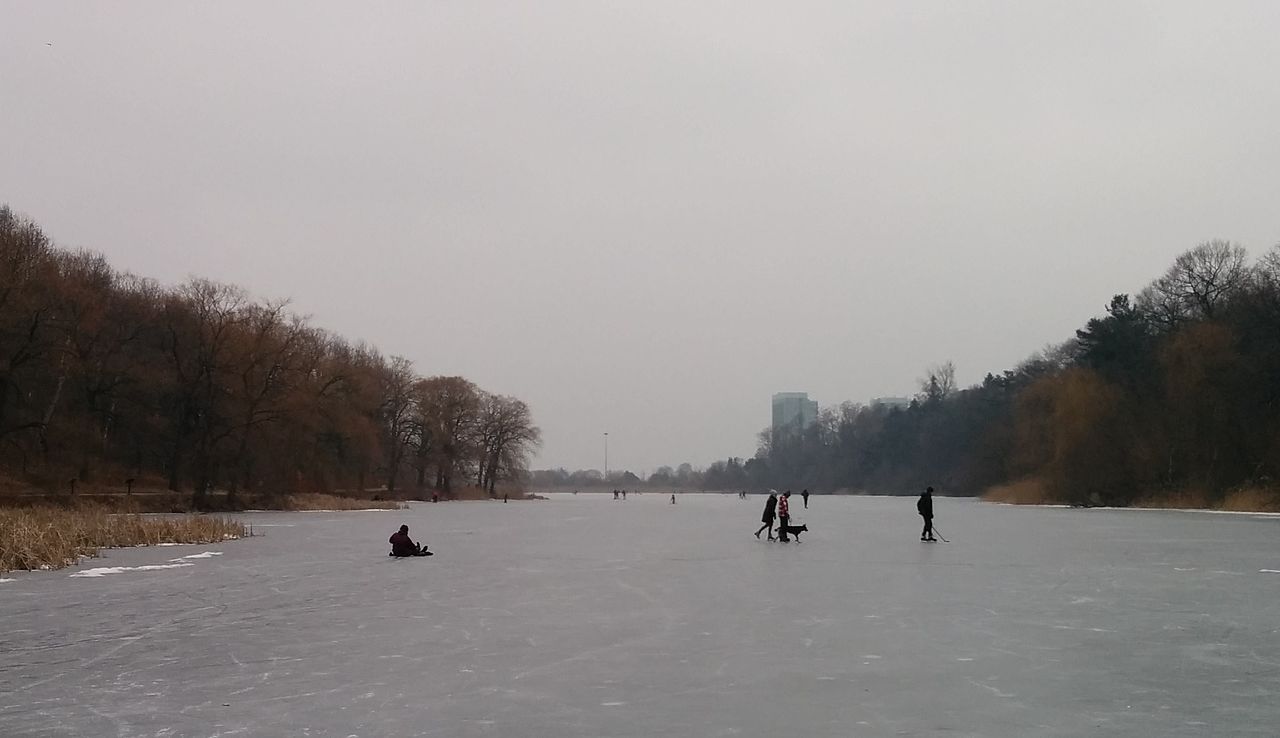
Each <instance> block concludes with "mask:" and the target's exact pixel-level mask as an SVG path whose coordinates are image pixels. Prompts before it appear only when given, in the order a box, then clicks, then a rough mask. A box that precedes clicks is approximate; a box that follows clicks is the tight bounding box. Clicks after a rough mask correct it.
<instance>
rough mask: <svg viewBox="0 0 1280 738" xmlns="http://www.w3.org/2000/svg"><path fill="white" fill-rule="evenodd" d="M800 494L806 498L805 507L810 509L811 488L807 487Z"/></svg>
mask: <svg viewBox="0 0 1280 738" xmlns="http://www.w3.org/2000/svg"><path fill="white" fill-rule="evenodd" d="M800 496H801V497H803V498H804V509H806V510H808V509H809V490H807V489H806V490H805V491H803V492H801V493H800Z"/></svg>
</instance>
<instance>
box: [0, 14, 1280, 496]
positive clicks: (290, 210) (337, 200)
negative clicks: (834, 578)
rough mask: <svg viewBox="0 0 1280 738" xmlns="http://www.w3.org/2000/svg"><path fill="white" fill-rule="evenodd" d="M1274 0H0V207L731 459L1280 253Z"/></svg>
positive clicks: (659, 441) (578, 423)
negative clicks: (1155, 294)
mask: <svg viewBox="0 0 1280 738" xmlns="http://www.w3.org/2000/svg"><path fill="white" fill-rule="evenodd" d="M1277 39H1280V3H1276V2H1273V1H1270V0H1268V1H1265V2H1257V3H1231V2H1205V3H1185V2H1164V1H1161V2H1143V3H1132V2H1105V3H1102V2H1081V3H1052V4H1051V3H1039V2H1010V3H980V2H936V3H907V2H872V3H856V2H848V1H847V0H846V1H841V2H832V3H824V4H796V3H776V4H773V5H758V4H754V5H751V6H748V5H747V4H745V3H740V2H723V3H691V2H672V3H656V2H648V1H646V2H635V3H630V4H621V3H603V2H585V3H564V2H545V3H474V2H455V3H427V2H397V3H368V2H347V3H332V2H317V1H316V0H307V2H296V3H271V2H251V3H233V2H207V3H199V4H196V3H188V2H181V3H175V2H169V1H168V0H165V1H163V2H148V3H142V2H112V3H106V2H99V3H86V2H48V1H40V2H34V1H33V2H16V1H14V0H5V1H4V2H0V147H3V148H2V154H0V202H7V203H9V204H10V205H11V206H12V207H13V208H14V209H15V210H17V211H19V212H21V213H23V214H25V215H27V216H29V217H31V218H33V219H35V220H36V221H37V222H39V223H40V224H41V225H42V226H43V227H44V228H45V230H46V231H47V232H48V233H49V234H50V235H51V236H52V237H53V238H54V239H55V240H56V241H57V242H58V243H59V244H60V245H63V246H66V247H84V248H89V249H92V250H96V251H100V252H102V253H104V254H106V255H107V257H108V258H109V259H110V260H111V262H112V263H113V264H114V265H116V266H117V267H118V268H120V269H124V270H128V271H132V272H135V273H138V274H142V275H146V276H151V277H155V278H157V279H159V280H161V281H162V282H165V283H170V284H173V283H178V282H181V281H183V280H184V279H186V278H187V277H189V276H192V275H198V276H204V277H209V278H212V279H216V280H220V281H225V282H231V283H235V284H239V285H242V286H244V287H246V288H248V289H249V290H250V291H251V292H252V293H254V294H255V295H257V296H259V297H264V298H279V297H288V298H292V300H293V305H294V307H295V309H296V310H297V311H298V312H300V313H303V314H309V315H311V316H312V317H313V322H314V323H315V324H317V325H320V326H323V327H326V328H329V329H332V330H335V331H337V332H339V333H341V334H343V335H345V336H347V337H349V338H353V339H365V340H368V341H369V342H371V343H373V344H375V345H377V346H378V347H379V348H380V349H381V350H382V351H383V352H384V353H386V354H400V355H403V356H406V357H409V358H410V359H412V360H413V361H414V362H415V363H416V365H417V367H418V370H419V372H420V373H422V374H424V375H433V374H461V375H463V376H466V377H468V378H469V379H471V380H473V381H475V382H477V383H478V384H479V385H480V386H482V387H484V388H485V389H487V390H490V391H493V392H500V393H504V394H511V395H515V396H518V397H520V398H522V399H524V400H525V401H526V402H528V403H529V404H530V405H531V407H532V408H533V412H534V415H535V418H536V420H537V422H538V423H539V425H540V426H541V427H542V429H543V434H544V440H545V444H544V447H543V449H542V451H541V453H540V455H539V457H538V458H537V459H536V460H535V467H545V466H566V467H569V468H570V469H573V468H592V467H594V468H601V467H602V466H603V463H604V460H603V436H602V434H603V433H604V432H606V431H607V432H608V433H609V466H610V468H612V469H622V468H629V469H632V470H635V471H637V472H640V471H652V470H653V469H655V468H656V467H657V466H659V465H661V464H671V465H673V466H674V465H676V464H679V463H680V462H683V461H689V462H692V463H693V464H694V465H695V466H703V465H706V464H708V463H710V462H711V461H713V460H715V459H717V458H723V457H726V456H729V455H737V456H749V455H751V454H752V453H753V452H754V450H755V440H754V437H755V433H756V432H757V431H758V430H760V429H761V428H763V427H764V426H765V425H767V424H768V422H769V417H770V396H771V395H772V393H774V392H780V391H807V392H809V394H810V397H812V398H813V399H815V400H817V401H818V402H819V403H820V404H822V405H824V406H826V405H832V404H836V403H839V402H841V401H843V400H846V399H851V400H855V401H866V400H868V399H869V398H872V397H875V396H882V395H908V394H911V393H913V392H914V391H915V389H916V380H917V379H918V378H919V377H920V376H922V375H923V373H924V371H925V368H926V367H927V366H928V365H930V364H935V363H939V362H942V361H946V360H951V361H954V362H955V365H956V367H957V376H958V379H959V380H960V382H961V383H962V384H971V383H974V382H977V381H980V380H981V378H982V376H983V375H984V374H985V373H986V372H988V371H992V372H999V371H1001V370H1004V369H1006V368H1010V367H1012V366H1013V365H1015V364H1016V363H1017V362H1019V361H1020V360H1021V359H1023V358H1025V357H1026V356H1028V355H1029V354H1031V353H1032V352H1034V351H1036V350H1038V349H1040V348H1042V347H1043V346H1045V345H1046V344H1049V343H1057V342H1060V341H1062V340H1064V339H1066V338H1068V337H1070V336H1071V335H1072V333H1073V331H1074V330H1075V329H1076V328H1078V327H1080V326H1081V325H1083V323H1084V322H1085V321H1086V320H1087V319H1088V318H1090V317H1092V316H1095V315H1098V314H1100V313H1102V312H1103V307H1104V306H1105V304H1106V303H1107V301H1108V300H1109V299H1110V297H1111V296H1112V295H1113V294H1115V293H1119V292H1134V291H1136V290H1138V289H1140V288H1141V287H1143V286H1144V285H1145V284H1146V283H1147V282H1148V281H1150V280H1151V279H1153V278H1154V277H1156V276H1157V275H1158V274H1159V273H1161V272H1162V271H1163V270H1164V269H1165V268H1167V267H1168V265H1169V264H1170V263H1171V262H1172V260H1173V258H1174V257H1175V256H1176V255H1177V254H1178V253H1180V252H1181V251H1183V250H1185V249H1187V248H1190V247H1192V246H1194V245H1195V244H1197V243H1198V242H1200V241H1203V240H1206V239H1209V238H1227V239H1231V240H1234V241H1238V242H1240V243H1242V244H1244V245H1245V246H1246V247H1248V248H1249V249H1250V251H1251V253H1253V254H1255V255H1257V254H1260V253H1262V252H1263V251H1264V250H1265V249H1267V248H1268V247H1270V246H1271V245H1272V244H1274V243H1276V242H1277V241H1280V222H1278V220H1280V135H1278V133H1277V132H1278V131H1280V43H1278V42H1277Z"/></svg>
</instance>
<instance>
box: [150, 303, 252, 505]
mask: <svg viewBox="0 0 1280 738" xmlns="http://www.w3.org/2000/svg"><path fill="white" fill-rule="evenodd" d="M247 304H248V297H247V296H246V295H245V293H244V291H243V290H241V289H240V288H238V287H232V286H230V285H224V284H218V283H216V282H210V281H208V280H204V279H194V280H192V281H191V282H189V283H188V284H186V285H184V286H183V287H181V288H179V289H178V290H177V291H176V292H174V293H171V294H169V295H167V296H166V300H165V304H164V307H163V309H162V310H161V316H160V321H161V325H162V326H163V331H164V339H163V343H164V348H165V351H166V353H167V354H168V357H169V369H170V371H171V377H170V379H171V382H172V384H171V387H172V393H171V397H170V401H169V403H167V404H168V405H169V407H170V412H171V413H172V434H173V438H172V443H171V447H170V463H169V488H170V489H173V490H177V489H179V487H180V485H181V483H182V480H183V477H184V471H185V470H186V464H187V463H188V461H189V460H194V464H195V469H194V472H195V496H194V499H193V504H194V505H195V506H196V507H197V508H201V507H204V506H205V494H206V492H207V491H208V489H209V486H210V484H211V482H212V473H213V468H212V461H213V451H214V448H213V446H214V443H215V439H217V438H220V437H222V436H221V434H220V432H219V431H220V430H222V429H223V428H224V427H225V423H226V422H227V418H226V412H227V407H226V402H225V400H226V396H227V393H226V386H227V380H228V370H229V369H230V353H231V348H232V344H233V341H234V340H235V338H236V331H237V329H238V328H239V327H240V326H241V324H242V323H243V322H244V320H245V307H246V305H247Z"/></svg>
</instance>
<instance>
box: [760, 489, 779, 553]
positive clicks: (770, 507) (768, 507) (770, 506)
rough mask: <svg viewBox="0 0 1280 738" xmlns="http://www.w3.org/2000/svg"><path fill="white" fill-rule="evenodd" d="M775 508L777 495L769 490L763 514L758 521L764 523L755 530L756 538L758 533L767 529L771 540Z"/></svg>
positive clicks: (776, 506)
mask: <svg viewBox="0 0 1280 738" xmlns="http://www.w3.org/2000/svg"><path fill="white" fill-rule="evenodd" d="M777 509H778V495H777V494H776V493H774V492H773V491H772V490H770V491H769V499H767V500H765V501H764V515H761V516H760V522H762V523H764V525H762V526H760V530H757V531H756V538H759V537H760V534H761V533H763V532H765V531H766V530H767V531H769V540H771V541H772V540H773V518H774V511H775V510H777Z"/></svg>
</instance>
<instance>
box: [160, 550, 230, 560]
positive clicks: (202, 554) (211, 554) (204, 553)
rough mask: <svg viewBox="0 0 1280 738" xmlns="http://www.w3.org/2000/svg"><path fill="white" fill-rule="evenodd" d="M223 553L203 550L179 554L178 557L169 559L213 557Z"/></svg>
mask: <svg viewBox="0 0 1280 738" xmlns="http://www.w3.org/2000/svg"><path fill="white" fill-rule="evenodd" d="M221 555H222V552H221V551H201V552H200V553H198V554H191V555H190V556H179V557H178V558H176V559H169V560H170V561H182V560H183V559H211V558H213V557H214V556H221Z"/></svg>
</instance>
